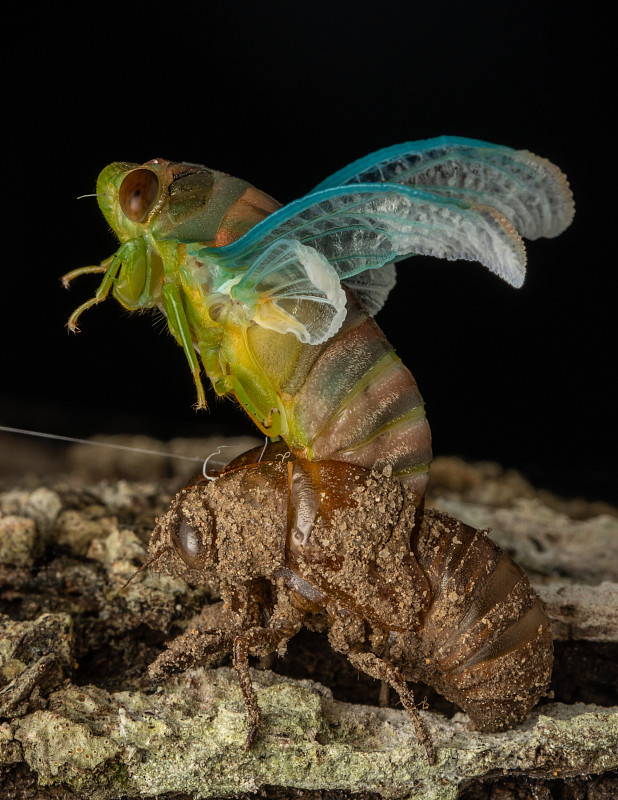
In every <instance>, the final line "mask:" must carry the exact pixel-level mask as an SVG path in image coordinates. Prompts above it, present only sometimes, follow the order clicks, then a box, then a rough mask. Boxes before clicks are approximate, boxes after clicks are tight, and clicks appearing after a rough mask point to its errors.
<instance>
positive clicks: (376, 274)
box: [345, 262, 397, 317]
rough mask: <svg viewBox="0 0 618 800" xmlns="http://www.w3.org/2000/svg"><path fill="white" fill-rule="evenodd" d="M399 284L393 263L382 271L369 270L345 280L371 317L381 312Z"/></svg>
mask: <svg viewBox="0 0 618 800" xmlns="http://www.w3.org/2000/svg"><path fill="white" fill-rule="evenodd" d="M396 282H397V275H396V274H395V265H394V264H393V263H392V262H391V263H390V264H386V265H385V266H384V267H382V268H381V269H368V270H365V272H359V273H357V274H356V275H353V276H351V277H350V278H347V279H346V280H345V285H346V286H348V287H349V288H350V289H351V290H352V291H353V292H354V296H355V297H357V298H358V299H359V300H360V301H361V303H362V304H363V306H364V308H365V311H366V312H367V313H368V314H369V316H370V317H375V315H376V314H377V313H378V311H380V309H381V308H382V306H383V305H384V303H386V298H387V297H388V295H389V294H390V291H391V289H392V288H393V287H394V286H395V283H396Z"/></svg>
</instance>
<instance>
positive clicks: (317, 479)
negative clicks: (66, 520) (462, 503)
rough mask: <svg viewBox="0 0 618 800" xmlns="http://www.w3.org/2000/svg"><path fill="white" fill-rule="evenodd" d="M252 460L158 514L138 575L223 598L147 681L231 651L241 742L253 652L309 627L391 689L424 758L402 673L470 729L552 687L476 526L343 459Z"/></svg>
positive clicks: (532, 624) (281, 647) (499, 557)
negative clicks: (175, 580) (462, 715)
mask: <svg viewBox="0 0 618 800" xmlns="http://www.w3.org/2000/svg"><path fill="white" fill-rule="evenodd" d="M277 448H279V449H277ZM259 453H260V448H258V449H257V451H254V452H253V453H251V452H249V453H247V454H245V455H244V456H243V457H241V458H240V459H239V460H238V461H237V462H235V463H233V464H231V465H230V466H229V468H228V469H227V471H225V472H224V473H222V474H220V475H219V477H218V478H217V479H216V480H209V481H205V480H204V479H201V480H198V481H197V482H195V483H194V484H193V485H192V486H190V487H189V488H187V489H183V490H182V491H181V492H179V494H178V495H177V496H176V498H175V500H174V501H173V502H172V505H171V507H170V509H169V511H168V512H167V513H166V514H165V515H164V516H162V517H161V519H159V520H158V521H157V525H156V527H155V529H154V531H153V534H152V537H151V540H150V554H151V560H150V561H149V562H148V564H147V565H145V566H148V565H151V566H153V568H154V569H155V570H156V571H158V572H163V573H167V574H171V575H175V576H179V577H182V578H184V579H186V580H189V581H190V582H196V583H204V582H205V583H208V584H209V585H210V586H211V587H216V588H217V589H218V591H219V592H220V595H221V597H222V600H223V602H222V603H221V604H220V605H218V606H209V607H207V609H205V611H204V614H203V616H202V619H201V620H200V621H199V622H196V623H193V624H192V625H191V626H190V627H189V629H188V630H187V632H186V633H185V634H183V635H181V636H179V637H178V638H177V639H175V640H174V641H173V642H172V643H171V644H170V649H169V650H167V651H166V652H164V653H162V654H161V655H160V656H159V658H158V659H157V661H156V662H155V663H154V664H153V665H152V666H151V668H150V673H151V676H152V677H153V678H155V679H161V678H163V677H165V676H167V675H169V674H171V673H174V672H178V671H181V670H184V669H187V668H188V667H193V666H197V665H201V664H205V665H210V666H212V665H214V664H216V663H218V662H220V661H221V659H222V658H223V657H224V656H225V655H226V654H227V653H231V654H232V655H233V661H234V667H235V668H236V671H237V673H238V676H239V679H240V685H241V689H242V692H243V696H244V700H245V704H246V708H247V712H248V717H249V734H248V737H247V741H246V746H247V747H250V746H251V744H252V742H253V740H254V738H255V736H256V735H257V733H258V729H259V726H260V721H261V712H260V708H259V705H258V703H257V697H256V693H255V690H254V688H253V685H252V681H251V676H250V673H249V669H248V656H249V655H260V656H266V655H269V654H271V653H275V652H279V653H282V652H284V651H285V648H286V646H287V643H288V642H289V640H290V639H291V638H292V637H293V636H294V635H295V634H296V633H297V632H298V631H299V630H300V629H301V627H302V626H303V625H304V624H308V625H311V627H313V628H315V627H316V626H318V627H321V628H322V629H326V630H328V638H329V641H330V644H331V646H332V647H333V649H334V650H336V651H338V652H341V653H344V654H345V655H346V656H347V657H348V659H349V660H350V662H351V663H352V664H353V665H354V666H355V667H357V668H358V669H359V670H362V671H363V672H365V673H367V674H368V675H371V676H372V677H374V678H379V679H381V680H383V681H385V682H386V683H387V684H389V685H390V686H391V687H392V688H393V689H395V690H396V691H397V693H398V695H399V698H400V700H401V703H402V705H403V707H404V708H405V709H406V711H407V712H408V714H409V715H410V718H411V720H412V722H413V724H414V726H415V728H416V734H417V737H418V740H419V743H420V744H422V745H424V746H425V749H426V751H427V754H428V756H429V759H430V761H431V762H432V763H435V749H434V746H433V744H432V741H431V738H430V736H429V733H428V731H427V730H426V728H425V726H424V724H423V721H422V720H421V717H420V715H419V713H418V710H417V708H416V705H415V703H414V696H413V694H412V692H411V690H410V687H408V685H407V683H406V681H408V680H417V681H418V680H420V681H423V682H424V683H427V684H429V685H430V686H433V687H434V688H435V689H436V690H437V691H438V692H440V693H441V694H442V695H444V696H445V697H447V698H449V699H450V700H452V701H453V702H454V703H456V704H457V705H458V706H459V707H460V708H462V709H464V711H466V712H467V713H468V715H469V716H470V719H471V721H472V723H473V725H474V726H475V727H476V728H477V729H479V730H482V731H501V730H506V729H508V728H512V727H514V726H515V725H517V724H518V723H520V722H522V721H523V720H524V719H525V718H526V717H527V716H528V714H529V713H530V710H531V709H532V708H533V706H534V705H535V704H536V703H537V702H538V700H539V698H540V697H541V696H543V695H544V694H545V693H546V692H547V689H548V686H549V680H550V677H551V670H552V663H553V650H552V636H551V630H550V626H549V621H548V619H547V615H546V614H545V611H544V610H543V606H542V603H541V601H540V599H539V598H538V596H537V595H536V593H535V592H534V589H533V588H532V586H531V585H530V582H529V581H528V578H527V577H526V576H525V575H524V573H523V572H522V570H521V569H520V568H519V567H518V566H517V565H516V564H515V563H514V562H513V561H512V560H511V559H510V558H509V556H508V555H507V554H506V553H504V552H502V551H501V550H500V548H499V547H498V546H497V545H495V544H494V543H493V542H492V541H491V539H489V537H488V536H487V535H486V533H485V532H483V531H477V530H475V529H473V528H471V527H470V526H468V525H466V524H464V523H463V522H459V521H458V520H456V519H454V518H452V517H449V516H448V515H446V514H441V513H439V512H437V511H435V510H422V509H419V508H417V507H415V506H416V501H417V498H416V494H415V493H414V492H413V491H412V490H411V489H410V488H409V487H407V486H404V485H402V483H401V482H400V481H397V480H394V479H393V478H391V477H387V476H384V475H379V474H377V473H375V472H374V473H370V472H368V471H367V470H364V469H361V468H359V467H357V466H354V465H352V464H345V463H342V462H340V461H319V462H311V461H306V460H302V459H295V458H294V455H292V456H291V457H290V458H288V459H286V460H285V461H284V460H283V459H282V458H281V456H282V450H281V445H274V446H272V447H271V448H270V449H269V450H267V451H266V453H261V454H260V455H258V454H259ZM258 457H259V458H260V461H259V463H252V459H255V458H258Z"/></svg>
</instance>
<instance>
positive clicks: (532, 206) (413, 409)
mask: <svg viewBox="0 0 618 800" xmlns="http://www.w3.org/2000/svg"><path fill="white" fill-rule="evenodd" d="M96 193H97V197H98V202H99V206H100V208H101V210H102V212H103V214H104V215H105V218H106V219H107V221H108V222H109V224H110V225H111V227H112V228H113V230H114V232H115V233H116V235H117V236H118V239H119V240H120V246H119V248H118V250H117V251H116V252H115V253H114V254H113V255H112V256H111V257H110V258H108V259H106V260H105V261H103V262H102V263H101V264H100V265H97V266H91V267H83V268H81V269H77V270H74V271H73V272H70V273H68V274H67V275H65V276H64V282H65V285H68V283H69V282H70V281H71V280H72V279H73V278H75V277H77V276H78V275H84V274H87V273H103V279H102V281H101V284H100V286H99V288H98V290H97V292H96V294H95V296H94V297H93V298H92V299H90V300H88V301H87V302H86V303H84V304H83V305H81V306H80V307H79V308H78V309H76V311H75V312H74V313H73V314H72V315H71V317H70V319H69V328H70V329H71V330H77V321H78V318H79V316H80V315H81V313H82V312H83V311H84V310H85V309H87V308H89V307H90V306H93V305H95V304H96V303H100V302H101V301H102V300H104V299H105V298H106V297H107V295H108V294H109V292H110V291H111V292H112V294H113V295H114V296H115V297H116V299H117V300H118V301H119V302H120V303H121V304H122V305H123V306H124V307H125V308H127V309H129V310H135V309H146V308H155V309H160V310H161V311H162V312H163V313H164V314H165V315H166V317H167V322H168V325H169V329H170V331H171V333H172V334H173V335H174V337H175V338H176V340H177V341H178V343H179V344H180V345H181V347H182V348H183V350H184V353H185V356H186V358H187V361H188V362H189V367H190V369H191V373H192V375H193V380H194V382H195V386H196V389H197V406H198V407H204V406H206V399H205V393H204V388H203V385H202V380H201V370H202V367H203V369H204V371H205V372H206V375H207V376H208V377H209V379H210V381H211V383H212V385H213V387H214V390H215V392H216V393H217V394H218V395H228V396H232V397H234V398H236V400H237V401H238V403H239V404H240V405H241V406H242V407H243V408H244V410H245V411H246V412H247V413H248V414H249V416H250V417H251V418H252V420H253V421H254V422H255V424H256V425H257V427H258V428H259V429H260V430H261V431H262V433H264V434H266V435H267V436H269V437H271V438H273V439H275V438H277V437H281V438H282V439H283V440H284V441H285V442H286V443H287V445H288V446H289V447H290V448H291V449H292V450H293V451H294V452H295V453H297V454H298V456H299V457H301V458H304V459H307V460H309V461H319V460H325V459H334V460H339V461H344V462H348V463H352V464H355V465H358V466H361V467H365V468H373V467H375V468H378V469H382V468H384V467H387V466H388V467H390V468H392V470H393V473H394V475H396V476H397V477H398V478H399V479H400V480H402V481H404V482H406V483H408V484H409V485H410V486H411V487H412V488H413V489H414V490H415V491H416V493H417V495H418V496H421V495H422V494H423V491H424V487H425V484H426V481H427V472H428V468H429V462H430V460H431V436H430V431H429V426H428V424H427V421H426V418H425V411H424V405H423V400H422V398H421V395H420V393H419V391H418V388H417V385H416V382H415V380H414V378H413V376H412V374H411V373H410V372H409V371H408V369H406V367H405V366H404V365H403V364H402V362H401V360H400V359H399V358H398V357H397V355H396V354H395V352H394V350H393V348H392V346H391V345H390V344H389V342H388V341H387V339H386V337H385V336H384V334H383V333H382V332H381V330H380V329H379V327H378V326H377V325H376V323H375V322H374V320H373V317H374V315H375V314H376V313H377V312H378V311H379V310H380V308H381V307H382V306H383V304H384V302H385V300H386V298H387V296H388V293H389V292H390V290H391V289H392V288H393V286H394V283H395V263H396V262H397V261H399V260H401V259H404V258H407V257H408V256H410V255H413V254H416V253H420V254H425V255H431V256H436V257H438V258H446V259H449V260H453V259H466V260H476V261H479V262H480V263H481V264H483V265H485V266H486V267H488V268H489V269H490V270H491V271H492V272H494V273H496V274H497V275H499V276H500V277H502V278H503V279H504V280H506V281H508V282H509V283H510V284H512V285H513V286H516V287H518V286H521V284H522V282H523V280H524V273H525V260H526V259H525V251H524V246H523V243H522V240H521V236H524V237H526V238H528V239H536V238H538V237H541V236H548V237H552V236H556V235H558V234H559V233H561V232H562V231H563V230H564V229H565V228H566V227H567V226H568V225H569V223H570V222H571V219H572V217H573V201H572V197H571V193H570V190H569V188H568V184H567V182H566V179H565V177H564V175H563V174H562V173H561V172H560V171H559V170H558V169H557V168H556V167H555V166H554V165H553V164H551V163H550V162H549V161H547V160H545V159H543V158H539V157H537V156H535V155H532V154H531V153H528V152H526V151H517V150H512V149H510V148H508V147H502V146H498V145H493V144H488V143H486V142H482V141H476V140H472V139H463V138H459V137H440V138H436V139H429V140H426V141H417V142H408V143H406V144H402V145H397V146H394V147H390V148H387V149H384V150H379V151H377V152H375V153H372V154H371V155H369V156H366V157H365V158H362V159H360V160H358V161H355V162H354V163H352V164H350V165H349V166H347V167H344V168H343V169H342V170H340V171H339V172H336V173H335V174H334V175H331V176H330V177H329V178H326V180H324V181H323V182H322V183H320V184H319V185H318V186H316V187H315V189H313V190H312V191H311V192H309V193H308V194H306V195H305V196H304V197H301V198H300V199H299V200H296V201H294V202H292V203H289V204H288V205H285V206H283V207H282V206H280V204H279V203H278V202H277V201H276V200H274V199H273V198H272V197H270V196H269V195H268V194H265V193H264V192H262V191H260V190H259V189H256V188H255V187H253V186H251V185H250V184H249V183H247V182H246V181H244V180H240V179H238V178H233V177H231V176H230V175H227V174H225V173H223V172H218V171H216V170H213V169H209V168H207V167H203V166H199V165H197V164H190V163H184V162H176V161H166V160H164V159H161V158H156V159H154V160H152V161H148V162H146V163H145V164H130V163H122V162H120V163H113V164H110V165H109V166H108V167H106V168H105V169H104V170H103V171H102V172H101V174H100V175H99V179H98V182H97V190H96ZM198 357H199V359H201V364H202V366H200V363H199V360H198Z"/></svg>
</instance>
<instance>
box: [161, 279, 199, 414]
mask: <svg viewBox="0 0 618 800" xmlns="http://www.w3.org/2000/svg"><path fill="white" fill-rule="evenodd" d="M162 292H163V303H164V304H165V313H166V315H167V323H168V325H169V328H170V331H171V332H172V334H173V336H174V338H175V339H176V341H177V342H178V344H179V345H180V346H181V347H182V349H183V350H184V354H185V356H186V357H187V361H188V362H189V369H190V370H191V375H192V376H193V383H194V384H195V388H196V391H197V403H196V404H195V407H196V408H207V407H208V404H207V403H206V395H205V393H204V386H203V385H202V379H201V376H200V365H199V361H198V360H197V356H196V354H195V347H194V345H193V339H192V338H191V331H190V330H189V323H188V322H187V315H186V314H185V310H184V308H183V305H182V299H181V297H180V292H179V291H178V288H177V287H176V286H174V284H173V283H166V284H165V285H164V286H163V290H162Z"/></svg>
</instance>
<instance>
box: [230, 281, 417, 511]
mask: <svg viewBox="0 0 618 800" xmlns="http://www.w3.org/2000/svg"><path fill="white" fill-rule="evenodd" d="M225 346H226V345H225V342H224V343H223V347H224V348H225ZM243 346H244V347H246V348H247V351H248V356H247V357H245V359H244V362H245V363H246V362H247V361H248V362H249V363H252V364H254V365H256V369H257V368H259V371H260V376H259V379H256V382H258V381H259V382H260V383H261V384H262V385H264V384H267V385H269V386H270V387H271V392H272V396H273V398H274V402H275V403H276V407H277V408H278V409H279V413H280V414H281V416H282V417H283V419H282V420H281V435H282V437H283V438H284V440H285V441H286V442H287V444H288V445H289V446H290V447H291V448H293V449H294V450H295V451H296V452H297V453H298V455H299V456H300V457H302V458H306V459H308V460H310V461H326V460H329V459H333V460H337V461H343V462H346V463H349V464H355V465H357V466H361V467H364V468H366V469H378V470H382V469H383V468H385V467H387V466H390V467H391V468H392V471H393V474H394V475H395V476H396V477H397V478H399V479H400V480H401V481H403V482H404V483H406V484H407V485H409V486H410V488H412V489H413V490H414V491H415V493H416V494H417V496H418V497H419V498H420V497H422V495H423V494H424V491H425V487H426V484H427V479H428V471H429V464H430V462H431V433H430V430H429V425H428V423H427V420H426V418H425V410H424V404H423V399H422V397H421V395H420V392H419V390H418V387H417V385H416V381H415V380H414V377H413V375H412V374H411V373H410V371H409V370H408V369H407V368H406V367H405V366H404V365H403V363H402V361H401V359H400V358H398V356H397V355H396V354H395V351H394V349H393V347H392V345H391V344H390V343H389V342H388V340H387V339H386V337H385V336H384V334H383V333H382V331H381V330H380V328H379V327H378V325H377V324H376V322H375V321H374V319H373V318H372V317H370V316H369V315H368V314H367V312H366V311H365V310H364V308H363V306H362V305H361V304H360V303H359V302H358V301H357V300H356V298H355V297H354V296H353V294H352V293H351V292H350V291H347V314H346V318H345V321H344V323H343V325H342V326H341V328H340V329H339V331H337V333H336V334H335V335H334V336H333V337H332V338H330V339H328V340H327V341H326V342H324V343H323V344H319V345H310V344H304V343H302V342H300V341H299V340H298V339H297V338H296V337H295V336H293V335H292V334H285V335H282V334H280V333H277V332H274V331H270V330H267V329H264V328H262V327H260V326H258V325H253V326H251V327H249V328H248V329H247V331H246V335H245V337H244V339H243ZM230 356H231V357H232V358H233V357H234V354H232V353H231V354H230ZM238 372H239V374H240V369H239V370H238ZM249 379H250V376H246V377H245V381H246V383H245V385H247V384H248V383H249Z"/></svg>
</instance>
